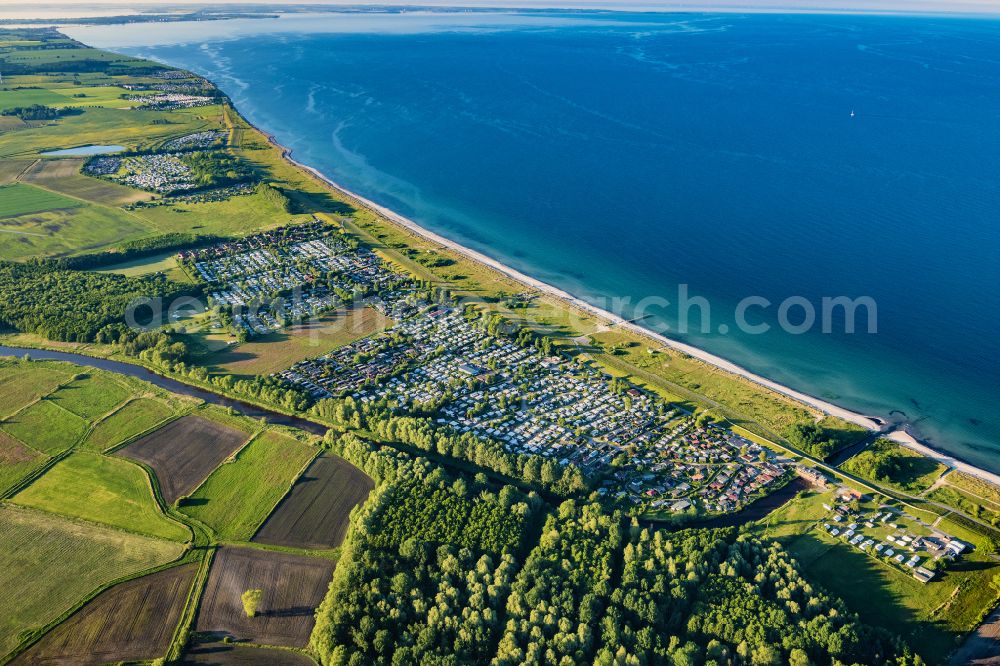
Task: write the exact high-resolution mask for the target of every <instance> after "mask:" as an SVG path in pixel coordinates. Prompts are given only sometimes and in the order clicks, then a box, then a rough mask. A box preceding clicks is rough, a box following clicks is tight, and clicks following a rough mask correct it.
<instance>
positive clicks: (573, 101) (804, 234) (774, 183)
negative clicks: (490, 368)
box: [69, 12, 1000, 472]
mask: <svg viewBox="0 0 1000 666" xmlns="http://www.w3.org/2000/svg"><path fill="white" fill-rule="evenodd" d="M69 32H70V34H71V35H72V36H74V37H77V38H79V39H81V40H83V41H85V42H87V43H90V44H93V45H95V46H102V47H109V48H113V49H116V50H120V51H123V52H127V53H131V54H137V55H142V56H148V57H151V58H155V59H158V60H160V61H163V62H166V63H169V64H172V65H177V66H180V67H185V68H188V69H191V70H193V71H196V72H198V73H200V74H203V75H205V76H207V77H209V78H211V79H212V80H214V81H215V82H216V83H217V84H219V85H220V87H221V88H222V89H223V90H224V91H226V92H227V93H228V94H229V95H230V96H231V97H232V99H233V100H234V102H235V103H236V105H237V106H238V107H239V108H240V109H241V110H242V112H243V113H244V114H245V115H246V116H247V117H248V118H249V119H250V120H251V121H252V122H254V123H255V124H257V125H259V126H260V127H262V128H263V129H265V130H267V131H270V132H272V133H274V134H275V136H276V138H277V139H278V141H280V142H281V143H282V144H284V145H286V146H289V147H290V148H292V149H293V151H294V154H295V156H296V158H297V159H299V160H301V161H303V162H305V163H307V164H310V165H312V166H315V167H316V168H318V169H320V170H321V171H323V172H325V173H326V174H328V175H330V176H331V177H332V178H334V179H335V180H337V181H338V182H340V183H342V184H343V185H345V186H346V187H348V188H350V189H353V190H355V191H357V192H359V193H360V194H362V195H364V196H367V197H369V198H371V199H373V200H375V201H377V202H379V203H381V204H384V205H386V206H388V207H390V208H393V209H395V210H397V211H399V212H400V213H402V214H404V215H406V216H408V217H411V218H412V219H414V220H416V221H418V222H419V223H421V224H422V225H424V226H426V227H428V228H430V229H432V230H434V231H437V232H439V233H441V234H443V235H445V236H448V237H450V238H453V239H455V240H457V241H459V242H462V243H464V244H467V245H469V246H470V247H473V248H475V249H477V250H480V251H482V252H484V253H486V254H488V255H490V256H493V257H495V258H497V259H499V260H501V261H504V262H506V263H508V264H510V265H512V266H514V267H516V268H518V269H520V270H522V271H523V272H525V273H528V274H530V275H532V276H535V277H538V278H540V279H543V280H545V281H548V282H550V283H552V284H554V285H556V286H559V287H562V288H563V289H566V290H567V291H569V292H571V293H573V294H575V295H577V296H580V297H582V298H585V299H587V300H590V301H593V302H594V303H596V304H599V305H601V306H604V307H613V306H614V305H615V304H614V303H612V302H611V301H609V300H608V299H609V298H612V297H617V298H619V299H621V300H620V302H619V303H618V305H619V307H617V308H616V309H618V310H620V311H622V312H623V313H624V314H634V313H635V307H636V305H637V304H639V303H640V301H641V302H642V303H643V305H644V306H645V305H648V304H649V303H650V302H652V303H653V306H651V307H648V308H645V309H644V310H642V312H641V313H643V314H649V315H652V316H651V317H649V318H647V319H645V320H643V321H644V323H646V324H647V325H651V326H657V327H659V328H660V329H661V330H662V327H663V326H669V327H670V328H669V330H667V331H666V333H667V334H668V335H673V336H674V337H677V338H679V339H683V340H684V341H686V342H690V343H692V344H695V345H697V346H700V347H703V348H705V349H707V350H709V351H712V352H714V353H716V354H719V355H721V356H724V357H726V358H728V359H730V360H732V361H735V362H737V363H739V364H741V365H743V366H745V367H747V368H749V369H751V370H753V371H755V372H758V373H760V374H762V375H765V376H767V377H770V378H772V379H775V380H777V381H779V382H782V383H785V384H787V385H789V386H792V387H794V388H796V389H799V390H802V391H805V392H808V393H811V394H814V395H816V396H820V397H823V398H826V399H828V400H831V401H834V402H836V403H838V404H842V405H844V406H846V407H849V408H851V409H855V410H857V411H860V412H864V413H867V414H872V415H877V416H880V417H883V418H887V419H891V420H895V421H899V422H905V423H907V424H909V425H910V427H911V428H912V429H913V431H914V432H915V434H917V435H919V436H920V437H922V438H924V439H925V440H927V441H928V442H929V443H931V444H933V445H934V446H937V447H939V448H941V449H945V450H947V451H949V452H951V453H954V454H956V455H958V456H960V457H962V458H964V459H967V460H969V461H970V462H973V463H976V464H979V465H981V466H983V467H986V468H989V469H991V470H993V471H996V472H1000V456H998V455H997V454H998V452H1000V412H998V401H1000V337H998V335H997V326H996V324H997V321H998V315H997V313H998V312H1000V22H998V21H994V20H987V19H957V18H935V17H916V16H910V17H907V16H824V15H763V14H748V15H740V14H648V13H643V14H626V13H598V12H589V13H588V12H550V13H544V12H530V13H475V12H473V13H452V14H449V13H438V12H435V13H425V12H413V13H390V14H360V13H359V14H351V13H343V14H318V15H312V16H302V15H287V16H284V17H282V18H280V19H273V20H272V19H266V20H236V21H216V22H204V23H178V24H136V25H130V26H128V27H126V28H122V27H120V26H114V27H88V28H78V29H73V30H70V31H69ZM679 285H686V287H685V288H686V289H687V290H688V294H690V296H691V297H702V298H704V299H706V300H707V302H708V303H709V304H710V308H711V311H710V323H709V326H708V329H707V330H700V329H699V328H698V326H695V327H694V328H689V330H688V331H687V332H686V333H682V332H680V331H679V330H678V325H679V317H680V313H679V311H678V310H677V308H676V307H675V306H667V307H664V306H663V305H662V301H659V300H654V301H650V298H651V297H652V298H654V299H658V298H662V299H667V300H669V301H671V302H672V303H674V304H676V302H677V301H678V295H679V294H678V288H679ZM838 296H846V297H849V298H852V299H853V298H859V297H868V298H870V299H872V300H873V301H874V302H875V304H876V305H877V332H875V333H869V332H868V328H867V324H866V322H867V315H868V314H869V312H868V311H867V310H862V311H860V315H861V317H860V322H861V323H859V324H858V330H857V331H856V332H855V333H854V334H846V333H844V332H843V325H844V321H843V317H839V318H838V317H833V318H832V320H831V322H830V323H831V326H832V328H833V329H834V330H833V331H832V332H829V333H826V332H823V330H822V326H821V323H820V321H819V319H821V318H822V317H821V314H822V313H821V305H820V304H821V303H822V299H823V297H838ZM747 297H756V298H757V299H758V300H756V301H754V303H756V304H757V305H755V306H753V307H752V308H750V309H749V310H748V311H747V312H748V313H749V314H747V317H746V319H747V320H748V321H750V322H752V323H754V324H762V323H768V324H771V325H772V329H771V331H770V332H768V333H766V334H755V333H750V332H747V331H743V330H740V327H739V326H737V325H736V324H737V321H736V319H735V309H736V306H737V305H738V304H739V302H740V301H741V300H742V299H745V298H747ZM789 298H792V299H793V301H791V303H792V305H791V306H790V307H789V308H788V310H787V311H786V312H785V314H786V315H787V320H788V321H789V322H790V323H792V324H797V323H801V322H802V321H803V318H804V317H805V312H806V308H807V305H805V304H804V302H805V303H808V304H810V306H811V307H813V308H814V310H815V312H816V313H817V316H818V320H817V322H816V324H815V325H813V326H812V327H811V328H810V329H809V330H808V331H806V332H790V331H785V330H781V328H780V327H779V326H778V323H779V319H778V315H779V312H778V310H779V304H781V303H783V302H786V299H789ZM625 299H628V300H625ZM643 299H645V300H644V301H643ZM760 299H766V300H767V301H768V302H770V303H771V306H770V307H763V306H762V305H761V303H763V301H762V300H760ZM689 312H692V311H691V310H689ZM693 312H694V313H695V317H694V319H695V321H694V324H700V323H701V322H700V312H701V311H700V310H694V311H693ZM726 329H728V330H726ZM723 330H725V331H726V332H725V333H722V332H720V331H723ZM838 331H839V332H838Z"/></svg>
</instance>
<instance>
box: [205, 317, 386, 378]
mask: <svg viewBox="0 0 1000 666" xmlns="http://www.w3.org/2000/svg"><path fill="white" fill-rule="evenodd" d="M391 323H392V320H390V319H388V318H387V317H385V316H384V315H382V314H381V313H379V312H378V311H377V310H375V309H374V308H369V307H364V308H359V309H351V310H349V311H346V312H345V311H340V312H336V313H334V314H330V315H327V316H325V317H322V318H320V319H319V320H318V321H316V322H312V323H306V324H302V325H301V326H295V327H292V328H289V329H287V330H285V331H280V332H276V333H271V334H269V335H264V336H261V337H259V338H254V339H253V340H251V341H249V342H244V343H242V344H240V345H238V346H235V347H226V348H225V349H224V350H223V351H220V352H216V353H215V354H212V355H209V356H207V357H205V359H204V360H205V362H206V364H211V365H212V368H213V370H215V371H218V372H223V373H226V374H231V375H243V376H249V375H266V374H270V373H272V372H277V371H279V370H284V369H285V368H288V367H290V366H292V365H294V364H295V363H297V362H298V361H301V360H303V359H305V358H310V357H313V356H320V355H322V354H326V353H327V352H329V351H331V350H333V349H336V348H337V347H342V346H343V345H346V344H348V343H349V342H352V341H354V340H357V339H358V338H363V337H366V336H368V335H371V334H372V333H375V332H376V331H381V330H383V329H384V328H386V326H388V325H390V324H391Z"/></svg>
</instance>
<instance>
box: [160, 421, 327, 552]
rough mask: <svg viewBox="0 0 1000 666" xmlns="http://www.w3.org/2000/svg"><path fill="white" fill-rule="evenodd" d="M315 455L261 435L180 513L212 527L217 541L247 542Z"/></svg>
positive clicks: (311, 449)
mask: <svg viewBox="0 0 1000 666" xmlns="http://www.w3.org/2000/svg"><path fill="white" fill-rule="evenodd" d="M316 453H318V450H317V449H316V448H315V447H313V446H309V445H308V444H303V443H302V442H300V441H298V440H296V439H293V438H291V437H288V436H286V435H282V434H279V433H277V432H274V431H267V432H264V433H262V434H261V435H259V436H258V437H256V438H255V439H254V440H253V441H252V442H250V444H248V445H247V446H245V447H244V448H243V449H241V450H240V451H239V453H237V454H236V457H235V459H234V460H233V461H232V462H227V463H224V464H222V465H221V466H220V467H219V468H218V469H216V470H215V471H214V472H212V475H211V476H209V477H208V479H206V480H205V483H203V484H202V485H201V487H199V488H198V489H197V490H196V491H195V492H194V493H192V495H191V497H190V498H188V499H186V500H181V502H180V508H181V511H183V512H184V513H186V514H188V515H189V516H191V517H192V518H195V519H197V520H200V521H201V522H203V523H205V524H206V525H208V526H209V527H211V528H212V529H213V530H215V532H216V533H217V534H218V536H219V538H220V539H224V540H230V541H245V540H248V539H249V538H250V537H252V536H253V534H254V532H256V531H257V527H258V526H260V524H261V523H262V522H264V519H265V518H267V516H268V514H270V513H271V511H272V510H273V509H274V507H275V505H276V504H277V503H278V502H279V501H280V500H281V498H282V497H284V495H285V493H286V492H288V490H289V488H291V486H292V484H293V483H294V482H295V479H296V478H297V477H298V474H299V472H300V471H301V470H302V469H303V468H304V467H305V465H306V463H308V462H309V461H310V460H312V458H313V456H315V455H316Z"/></svg>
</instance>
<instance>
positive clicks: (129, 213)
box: [31, 181, 156, 232]
mask: <svg viewBox="0 0 1000 666" xmlns="http://www.w3.org/2000/svg"><path fill="white" fill-rule="evenodd" d="M31 186H32V187H37V188H39V189H41V190H45V191H46V192H50V193H52V194H57V195H59V196H63V197H67V198H70V199H75V200H77V201H79V202H80V203H81V204H83V205H84V206H94V207H96V208H101V209H104V210H110V211H113V212H114V213H115V214H121V215H125V216H127V217H129V218H130V219H131V220H132V221H134V222H137V223H138V224H139V225H140V226H141V227H143V228H144V229H146V230H147V231H150V232H152V231H156V228H155V227H154V226H153V225H152V224H151V223H150V222H149V220H147V219H145V218H143V217H141V216H139V215H136V214H135V213H134V212H132V211H130V210H128V209H126V208H120V207H117V206H111V205H108V204H106V203H102V202H100V201H94V200H91V199H84V198H83V197H81V196H79V195H76V194H73V193H70V192H64V191H59V190H56V189H54V188H52V186H51V185H47V184H42V183H40V182H37V181H36V182H32V184H31Z"/></svg>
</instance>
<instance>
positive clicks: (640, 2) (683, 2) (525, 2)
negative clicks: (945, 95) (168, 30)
mask: <svg viewBox="0 0 1000 666" xmlns="http://www.w3.org/2000/svg"><path fill="white" fill-rule="evenodd" d="M226 4H240V5H244V6H245V5H248V4H268V5H303V4H310V5H329V6H337V5H355V6H356V5H361V4H366V5H376V6H387V5H391V6H407V5H416V6H444V7H509V8H528V7H532V8H548V7H551V8H589V9H629V10H645V11H691V10H694V11H698V10H702V11H704V10H728V11H807V12H808V11H820V12H834V13H836V12H849V13H855V12H914V13H923V12H933V13H990V14H995V13H1000V0H666V1H656V0H380V1H378V2H372V3H365V2H359V1H358V0H318V1H314V2H310V1H309V0H305V1H303V0H272V1H271V2H254V0H215V1H211V2H206V1H205V0H153V1H149V0H147V1H145V2H134V1H132V0H101V1H100V2H93V1H91V0H60V1H58V2H45V1H42V2H38V1H31V0H28V1H26V0H0V17H2V16H11V15H16V16H18V17H21V18H24V17H30V16H38V17H45V18H48V17H54V16H63V15H72V16H84V15H94V16H99V15H107V14H121V13H132V11H135V10H138V9H142V10H145V11H149V10H150V9H154V8H160V9H169V8H180V7H185V8H188V9H189V8H191V7H193V6H197V5H200V6H212V7H215V6H219V5H226ZM60 8H65V9H66V10H68V14H60V13H59V10H60ZM129 10H132V11H129Z"/></svg>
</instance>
